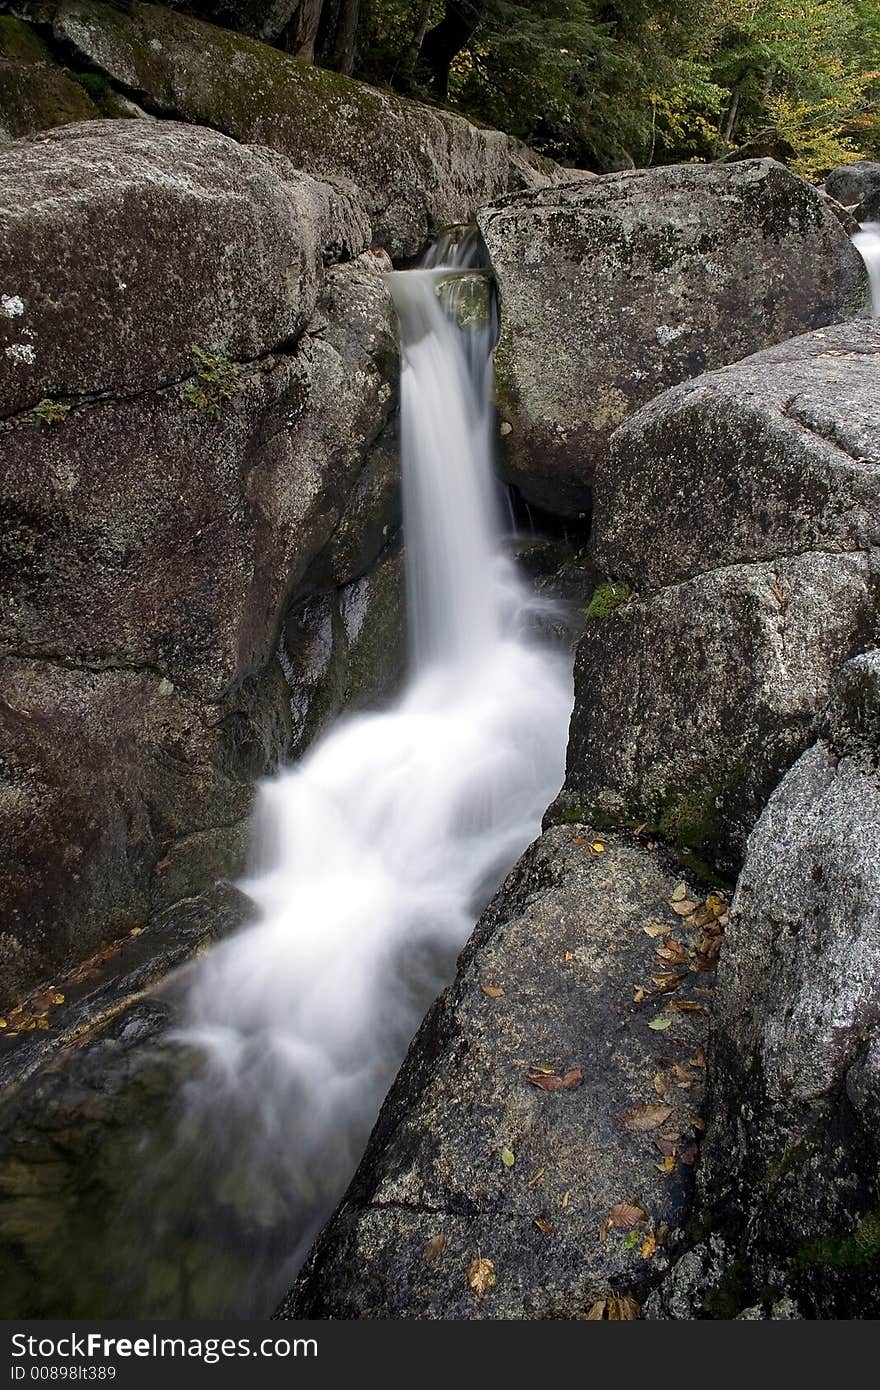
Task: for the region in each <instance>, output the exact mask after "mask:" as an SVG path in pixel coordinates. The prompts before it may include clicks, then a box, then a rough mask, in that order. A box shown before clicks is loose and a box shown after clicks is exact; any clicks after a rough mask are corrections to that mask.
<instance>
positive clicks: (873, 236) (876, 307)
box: [853, 222, 880, 319]
mask: <svg viewBox="0 0 880 1390" xmlns="http://www.w3.org/2000/svg"><path fill="white" fill-rule="evenodd" d="M853 244H854V245H855V246H856V248H857V249H858V250H859V251H860V252H861V255H862V260H863V261H864V262H865V266H866V268H867V271H868V280H869V282H870V285H871V311H872V313H873V315H874V318H875V319H876V318H880V222H863V223H862V225H861V227H860V228H859V230H858V231H857V232H856V233H855V234H854V236H853Z"/></svg>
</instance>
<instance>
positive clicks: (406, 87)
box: [395, 0, 433, 92]
mask: <svg viewBox="0 0 880 1390" xmlns="http://www.w3.org/2000/svg"><path fill="white" fill-rule="evenodd" d="M432 4H433V0H420V4H419V9H418V19H417V20H416V28H415V32H414V34H413V36H412V38H411V39H410V41H409V45H408V47H407V50H406V52H405V53H404V55H403V58H402V59H401V62H400V69H399V72H398V74H397V81H396V83H395V85H396V86H397V87H399V88H400V90H401V91H403V92H407V91H412V88H413V87H414V85H415V77H416V69H417V68H418V65H419V58H420V56H421V52H422V44H423V43H424V42H425V34H426V33H427V32H428V22H429V20H430V18H431V6H432Z"/></svg>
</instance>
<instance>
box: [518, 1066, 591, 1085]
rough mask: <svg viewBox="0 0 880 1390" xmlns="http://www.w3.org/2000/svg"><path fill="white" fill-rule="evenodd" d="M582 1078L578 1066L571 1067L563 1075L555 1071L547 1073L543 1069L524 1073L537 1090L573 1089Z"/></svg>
mask: <svg viewBox="0 0 880 1390" xmlns="http://www.w3.org/2000/svg"><path fill="white" fill-rule="evenodd" d="M583 1079H584V1074H583V1072H582V1071H581V1070H580V1068H579V1067H572V1069H571V1070H570V1071H567V1072H566V1073H565V1075H564V1076H558V1075H557V1074H556V1073H555V1072H553V1073H550V1074H549V1075H548V1074H547V1073H546V1072H545V1071H537V1070H533V1071H530V1072H528V1074H527V1075H526V1081H528V1082H530V1083H531V1085H532V1086H537V1087H538V1090H539V1091H573V1090H574V1088H575V1087H576V1086H580V1084H581V1082H582V1081H583Z"/></svg>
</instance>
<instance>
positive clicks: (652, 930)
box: [642, 922, 669, 941]
mask: <svg viewBox="0 0 880 1390" xmlns="http://www.w3.org/2000/svg"><path fill="white" fill-rule="evenodd" d="M642 931H643V932H644V933H645V936H650V937H651V939H652V941H656V939H657V937H658V936H668V935H669V927H668V925H667V924H666V923H664V922H652V923H651V924H650V926H647V927H642Z"/></svg>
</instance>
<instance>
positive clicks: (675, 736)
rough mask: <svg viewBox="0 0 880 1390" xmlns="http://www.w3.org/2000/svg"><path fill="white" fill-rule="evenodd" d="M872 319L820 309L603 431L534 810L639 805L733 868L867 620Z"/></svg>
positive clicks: (879, 463) (616, 809) (877, 496)
mask: <svg viewBox="0 0 880 1390" xmlns="http://www.w3.org/2000/svg"><path fill="white" fill-rule="evenodd" d="M878 386H880V326H878V325H877V323H876V322H872V321H868V320H860V321H857V322H852V323H845V324H836V325H834V326H832V327H829V328H824V329H821V330H818V331H816V332H814V333H810V334H806V335H803V336H802V337H800V338H796V339H794V340H793V341H791V342H789V343H783V344H781V345H780V346H778V347H775V348H772V349H768V350H767V351H765V352H761V353H758V354H756V355H755V356H753V357H749V358H747V359H746V360H745V361H743V362H740V363H737V364H736V365H735V366H733V367H728V368H726V369H725V370H724V371H719V372H714V373H711V374H709V375H706V376H704V377H700V378H699V379H698V380H697V381H695V382H692V383H688V384H686V385H681V386H678V387H676V388H674V389H672V390H671V391H668V392H666V393H664V394H663V395H662V396H659V397H658V398H657V400H655V401H653V402H651V403H650V404H649V405H647V406H645V407H643V409H642V410H640V411H639V412H638V413H637V414H636V415H635V416H634V417H633V419H632V420H631V421H629V422H628V423H627V424H626V425H625V426H623V427H622V428H621V429H620V430H618V432H617V434H616V435H615V437H614V439H613V441H612V446H611V452H610V454H609V457H608V459H607V461H606V462H605V463H604V464H603V465H602V466H601V468H600V469H599V471H598V473H597V478H596V511H595V518H594V531H593V536H592V539H591V544H590V558H591V560H592V562H593V564H594V565H595V567H596V569H597V570H598V571H599V572H600V573H604V574H607V575H609V576H612V577H613V579H614V580H615V581H617V585H618V588H617V590H616V591H615V592H616V595H617V597H618V598H619V599H621V600H622V601H621V602H619V603H618V604H617V606H616V607H613V606H612V607H611V608H610V610H609V611H608V612H607V614H605V616H602V615H601V614H597V615H596V616H595V617H594V618H593V619H591V620H590V621H588V622H587V624H586V629H585V632H584V636H583V638H582V639H581V642H580V646H579V648H578V654H577V658H576V663H575V689H576V700H575V712H574V715H573V717H572V722H571V732H570V740H569V750H568V770H567V773H566V782H565V788H564V790H563V792H562V794H561V796H560V798H559V799H558V801H557V803H556V805H555V806H554V808H553V809H552V810H551V812H550V819H556V818H559V817H564V816H569V815H570V816H579V817H584V816H601V817H602V819H603V822H604V823H609V822H610V823H612V824H614V823H626V822H634V823H638V822H641V821H647V822H648V823H649V824H651V825H653V826H654V827H655V828H656V829H657V831H658V832H659V833H660V834H661V835H662V836H663V837H664V838H666V839H668V840H669V841H671V842H673V843H675V844H677V845H678V846H679V848H680V849H682V850H684V851H687V852H690V853H691V854H692V855H693V856H695V857H699V858H701V859H705V860H708V861H709V862H710V863H711V864H713V865H715V866H716V867H720V868H723V869H725V870H727V871H729V872H732V871H735V870H736V869H737V868H738V866H739V864H740V863H741V862H742V853H743V849H744V846H745V841H746V837H747V835H748V833H749V831H750V829H751V827H752V825H753V824H754V822H755V820H756V818H757V816H758V815H759V814H760V811H761V809H762V807H763V805H764V803H765V801H766V799H767V797H768V796H769V795H770V792H771V791H772V790H773V788H774V787H775V786H776V784H777V783H778V781H779V779H780V777H781V776H782V775H783V774H784V773H785V772H786V771H787V770H788V768H789V767H791V765H792V764H793V763H794V762H795V761H796V759H797V758H798V757H799V756H800V754H801V753H803V752H804V750H805V749H806V748H807V747H808V746H809V744H810V743H812V742H813V740H814V739H815V737H816V734H817V732H818V729H819V725H820V719H821V715H822V712H823V709H824V707H825V705H826V704H827V702H828V699H829V697H830V693H831V688H832V682H833V679H834V677H835V674H836V672H837V671H838V670H839V669H840V667H841V666H842V665H843V664H844V662H846V661H847V660H848V659H849V658H850V657H851V656H853V655H855V654H856V653H858V652H860V651H864V650H865V649H867V648H869V647H872V646H873V645H874V644H875V643H876V641H877V638H878V632H880V626H878V625H880V603H878V595H880V588H878V585H880V550H878V544H880V404H878V403H880V391H878Z"/></svg>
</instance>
